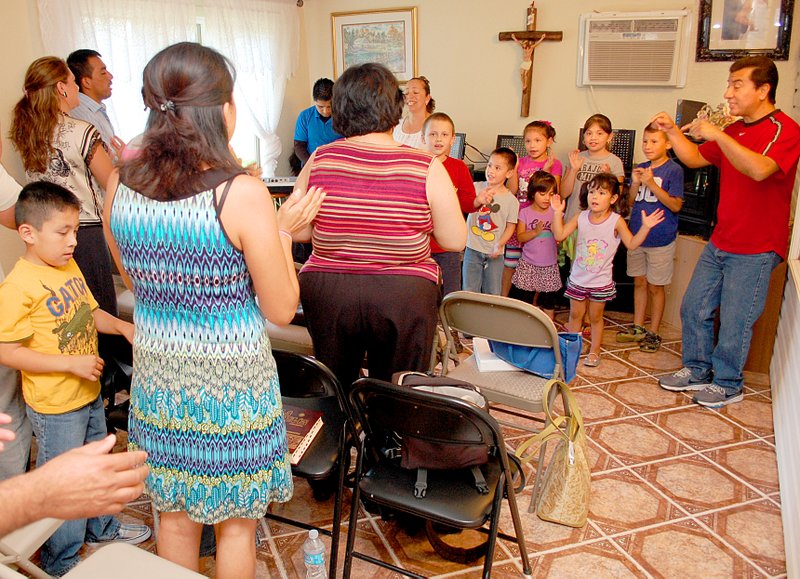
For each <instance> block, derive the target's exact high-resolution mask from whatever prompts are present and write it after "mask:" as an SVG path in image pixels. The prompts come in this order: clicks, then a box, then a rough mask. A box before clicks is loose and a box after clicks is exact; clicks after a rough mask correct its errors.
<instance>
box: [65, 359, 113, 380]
mask: <svg viewBox="0 0 800 579" xmlns="http://www.w3.org/2000/svg"><path fill="white" fill-rule="evenodd" d="M67 358H68V359H69V373H70V374H74V375H75V376H77V377H78V378H83V379H84V380H91V381H92V382H94V381H96V380H99V379H100V374H102V373H103V366H104V365H105V362H103V359H102V358H100V357H99V356H92V355H86V356H67Z"/></svg>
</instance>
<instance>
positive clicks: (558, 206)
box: [550, 195, 567, 213]
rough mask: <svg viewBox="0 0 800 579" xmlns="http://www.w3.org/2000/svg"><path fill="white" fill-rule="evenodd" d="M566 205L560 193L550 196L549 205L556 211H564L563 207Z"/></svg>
mask: <svg viewBox="0 0 800 579" xmlns="http://www.w3.org/2000/svg"><path fill="white" fill-rule="evenodd" d="M566 205H567V204H566V203H565V202H564V200H563V199H562V198H561V195H553V196H552V197H550V206H551V207H552V208H553V211H555V212H556V213H564V207H566Z"/></svg>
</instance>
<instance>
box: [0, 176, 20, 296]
mask: <svg viewBox="0 0 800 579" xmlns="http://www.w3.org/2000/svg"><path fill="white" fill-rule="evenodd" d="M20 189H22V185H20V184H19V183H17V182H16V180H15V179H14V177H12V176H11V175H9V174H8V173H7V172H6V169H5V167H3V166H2V165H0V211H5V210H6V209H8V208H9V207H12V206H13V205H14V203H16V202H17V197H19V192H20ZM3 278H5V273H4V272H3V266H2V265H0V281H3Z"/></svg>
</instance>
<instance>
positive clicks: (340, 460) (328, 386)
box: [266, 350, 351, 577]
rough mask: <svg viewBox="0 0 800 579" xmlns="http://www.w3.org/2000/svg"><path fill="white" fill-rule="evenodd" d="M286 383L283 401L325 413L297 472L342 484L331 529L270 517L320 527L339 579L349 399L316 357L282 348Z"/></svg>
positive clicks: (281, 375)
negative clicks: (340, 532) (329, 545)
mask: <svg viewBox="0 0 800 579" xmlns="http://www.w3.org/2000/svg"><path fill="white" fill-rule="evenodd" d="M272 354H273V356H274V357H275V363H276V365H277V368H278V379H279V380H280V385H281V398H282V399H283V400H284V401H286V402H287V403H289V404H292V405H294V406H298V407H300V408H306V409H309V410H318V411H321V412H322V429H321V430H320V432H319V433H318V434H317V436H316V437H315V438H314V441H313V442H312V443H311V445H310V446H309V447H308V450H306V451H305V453H304V454H303V458H302V459H301V460H300V462H299V463H298V464H297V465H296V466H292V474H293V475H294V476H296V477H300V478H304V479H306V480H308V481H309V484H312V485H313V484H314V483H315V482H319V481H330V480H332V479H333V478H334V477H336V479H337V483H338V484H337V485H336V489H335V493H334V506H333V526H332V530H330V531H329V530H327V529H323V528H320V527H316V526H314V525H311V524H309V523H306V522H304V521H298V520H295V519H290V518H287V517H284V516H281V515H278V514H275V513H267V514H266V518H268V519H272V520H275V521H278V522H281V523H285V524H288V525H292V526H294V527H298V528H301V529H317V530H318V531H319V532H320V533H323V534H325V535H328V536H329V537H330V538H331V556H330V565H329V571H328V576H329V577H335V576H336V563H337V557H338V547H339V529H340V527H341V522H342V488H343V486H344V477H345V474H346V473H347V470H348V467H349V464H350V461H349V458H350V454H349V449H350V446H349V443H348V441H349V440H350V439H351V437H350V436H349V435H348V431H347V428H348V424H349V423H348V421H347V417H348V410H347V408H348V406H347V405H348V401H347V397H346V394H345V392H344V389H343V388H342V386H341V384H340V383H339V380H337V379H336V376H334V375H333V373H332V372H331V371H330V370H329V369H328V368H327V367H326V366H325V365H324V364H322V363H321V362H318V361H317V360H316V359H314V358H312V357H310V356H305V355H303V354H297V353H295V352H286V351H282V350H273V351H272Z"/></svg>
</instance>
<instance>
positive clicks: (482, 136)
mask: <svg viewBox="0 0 800 579" xmlns="http://www.w3.org/2000/svg"><path fill="white" fill-rule="evenodd" d="M398 5H400V6H403V5H406V6H407V5H417V6H418V17H419V73H420V74H423V75H425V76H426V77H427V78H428V79H429V80H430V81H431V91H432V95H433V97H434V98H435V99H436V103H437V110H440V111H443V112H446V113H448V114H450V115H451V116H452V117H453V119H454V120H455V123H456V129H457V130H458V131H459V132H466V133H467V141H469V142H470V143H471V144H473V145H475V146H477V147H478V148H479V149H481V150H482V151H484V152H489V151H491V149H493V148H494V145H495V139H496V136H497V135H498V134H521V132H522V129H523V127H524V126H525V124H526V123H527V122H528V121H529V120H534V119H539V118H542V119H548V120H550V121H552V123H553V126H554V127H555V128H556V130H557V132H558V136H557V137H556V147H555V150H556V154H557V155H558V156H559V158H561V159H562V162H564V161H565V160H566V154H567V152H568V151H569V150H570V149H571V148H574V147H575V146H576V144H577V138H578V130H579V128H580V127H581V126H582V125H583V122H584V121H585V120H586V118H587V117H589V116H590V115H591V114H593V113H596V112H602V113H604V114H606V115H608V116H609V118H610V119H611V121H612V123H613V124H614V126H615V127H618V128H626V129H636V130H637V137H638V132H639V131H640V130H641V127H643V126H644V125H645V123H646V122H647V119H648V118H649V117H650V116H651V115H652V114H654V113H657V112H659V111H661V110H665V111H667V112H669V113H670V114H674V112H675V104H676V100H677V99H681V98H684V99H693V100H700V101H706V102H710V103H719V102H722V100H723V99H722V93H723V91H724V90H725V81H726V78H727V71H728V67H729V66H730V63H729V62H728V63H726V62H719V63H717V62H712V63H696V62H694V58H693V57H692V59H691V63H690V68H689V76H688V82H687V86H686V88H683V89H674V88H630V87H626V88H608V87H596V88H595V89H594V95H592V92H591V91H590V90H589V89H588V88H578V87H576V86H575V71H576V62H577V50H578V19H579V16H580V14H582V13H584V12H590V11H593V10H597V11H612V10H613V11H637V10H638V11H641V10H646V9H652V10H655V9H658V10H677V9H681V8H684V7H686V6H688V9H689V10H690V12H691V14H692V17H691V19H692V22H693V25H694V26H695V31H696V20H697V17H696V14H697V2H696V0H689V1H687V0H659V1H657V2H647V3H644V2H641V1H637V0H570V1H569V2H565V1H563V0H537V2H536V7H537V9H538V24H537V26H538V28H539V29H540V30H561V31H563V33H564V39H563V41H562V42H560V43H559V42H544V43H543V44H541V45H540V46H539V47H538V48H537V49H536V53H535V56H534V73H533V85H534V86H533V96H532V102H531V113H530V118H529V119H523V118H520V116H519V110H520V92H521V84H520V80H519V64H520V61H521V60H522V55H521V50H520V48H519V47H518V46H517V45H516V44H515V43H513V42H500V41H498V39H497V35H498V33H499V32H501V31H513V30H524V28H525V14H526V12H525V11H526V8H527V7H528V6H529V5H530V2H529V0H502V1H499V2H486V1H485V0H415V1H414V2H397V0H309V1H308V2H306V3H305V6H304V8H303V10H304V11H305V22H306V42H307V43H308V55H309V61H308V68H309V78H311V79H315V78H317V77H321V76H330V77H331V78H333V77H332V76H331V75H332V74H333V63H332V57H331V16H330V15H331V13H332V12H344V11H350V10H369V9H377V8H392V7H396V6H398ZM644 5H646V7H644ZM797 7H798V8H800V2H799V3H798V6H797ZM794 28H795V34H794V35H793V36H794V41H793V42H792V55H793V58H792V59H791V60H790V61H789V62H781V63H778V68H779V72H780V75H781V78H782V79H783V84H782V85H780V86H779V91H778V102H779V103H781V102H783V103H785V106H786V108H787V109H788V108H789V106H790V105H791V102H792V94H793V84H794V78H795V74H796V72H797V54H798V51H800V43H799V42H798V33H797V32H798V29H800V21H798V20H796V21H795V27H794ZM694 37H696V34H693V38H694ZM693 42H694V41H693ZM692 54H694V45H693V47H692ZM637 153H638V151H637ZM637 158H638V157H637Z"/></svg>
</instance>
